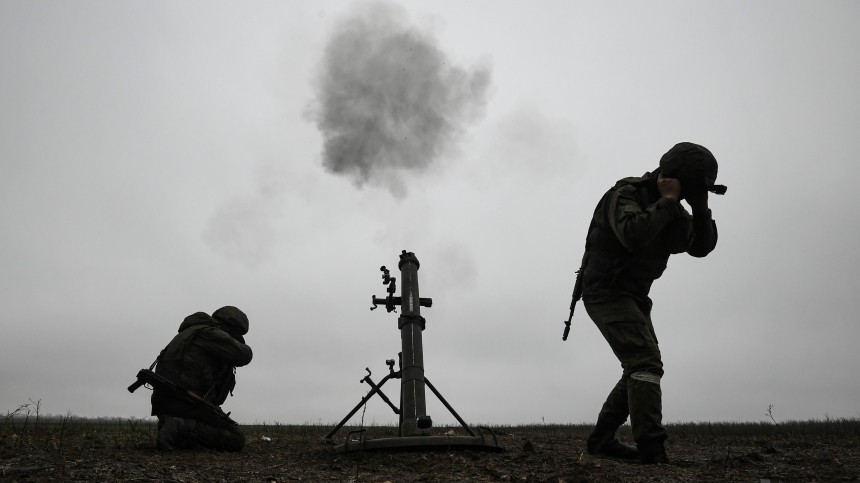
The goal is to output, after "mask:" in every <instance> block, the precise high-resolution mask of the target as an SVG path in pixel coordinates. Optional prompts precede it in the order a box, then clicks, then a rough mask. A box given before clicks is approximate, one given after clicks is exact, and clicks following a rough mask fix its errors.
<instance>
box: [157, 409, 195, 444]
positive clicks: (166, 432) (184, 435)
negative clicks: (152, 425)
mask: <svg viewBox="0 0 860 483" xmlns="http://www.w3.org/2000/svg"><path fill="white" fill-rule="evenodd" d="M193 424H194V420H186V419H183V418H177V417H175V416H167V415H159V416H158V434H157V435H156V439H155V447H156V448H158V450H159V451H173V450H175V449H191V448H193V447H194V440H193V438H192V436H191V431H192V429H193Z"/></svg>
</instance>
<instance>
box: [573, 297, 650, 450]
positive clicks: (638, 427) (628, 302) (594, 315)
mask: <svg viewBox="0 0 860 483" xmlns="http://www.w3.org/2000/svg"><path fill="white" fill-rule="evenodd" d="M585 309H586V311H587V312H588V315H589V317H591V319H592V320H593V321H594V323H595V325H597V328H598V329H599V330H600V333H601V334H603V337H604V338H605V339H606V341H607V342H608V343H609V346H610V347H611V348H612V352H613V353H615V356H616V357H617V358H618V360H619V361H620V362H621V368H622V374H621V379H620V380H619V381H618V382H617V383H616V384H615V387H614V388H613V389H612V391H611V392H610V393H609V396H608V397H607V398H606V402H604V403H603V408H602V409H601V410H600V414H599V415H598V417H597V424H596V425H595V428H594V431H593V432H592V434H591V436H589V444H590V445H595V446H598V447H599V446H600V445H601V444H603V443H604V442H606V441H608V440H611V439H612V438H614V437H615V432H616V431H617V429H618V428H619V427H620V426H621V425H622V424H624V422H625V421H626V420H627V418H628V416H629V417H630V426H631V429H632V431H633V439H634V441H635V442H636V444H637V445H639V446H640V447H641V446H642V445H648V444H655V443H662V442H663V441H665V439H666V437H667V436H666V430H665V429H664V428H663V425H662V419H663V409H662V405H663V403H662V392H661V390H660V378H661V377H662V376H663V362H662V360H661V358H660V348H659V346H658V343H657V336H656V334H655V333H654V326H653V324H652V323H651V316H650V313H651V307H650V305H646V304H644V303H639V302H637V301H636V300H635V299H633V298H627V297H625V298H621V299H618V300H615V301H612V302H608V303H585Z"/></svg>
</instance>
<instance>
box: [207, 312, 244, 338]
mask: <svg viewBox="0 0 860 483" xmlns="http://www.w3.org/2000/svg"><path fill="white" fill-rule="evenodd" d="M212 318H213V319H215V320H217V321H218V322H219V323H220V324H221V327H223V328H224V330H226V331H227V332H229V333H230V335H232V336H233V337H237V336H243V335H245V334H247V333H248V316H247V315H245V313H244V312H242V311H241V310H239V309H237V308H236V307H233V306H232V305H228V306H226V307H221V308H220V309H218V310H216V311H215V312H213V313H212Z"/></svg>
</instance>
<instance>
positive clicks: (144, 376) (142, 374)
mask: <svg viewBox="0 0 860 483" xmlns="http://www.w3.org/2000/svg"><path fill="white" fill-rule="evenodd" d="M144 384H149V385H150V386H152V387H153V388H155V389H158V390H159V391H164V392H166V393H168V394H171V395H173V396H175V397H178V398H181V399H185V400H186V401H191V402H192V403H194V404H196V405H198V406H201V407H203V408H205V409H206V410H208V411H209V412H211V413H212V414H213V415H215V416H216V417H218V418H219V419H222V420H223V421H225V422H227V423H229V424H230V425H232V426H238V425H239V423H237V422H236V421H233V420H232V419H231V418H230V413H225V412H224V411H223V410H221V408H220V407H218V406H216V405H214V404H212V403H210V402H209V401H207V400H205V399H203V398H202V397H200V396H199V395H197V394H195V393H194V392H192V391H189V390H188V389H185V388H183V387H181V386H179V385H177V384H176V383H174V382H173V381H171V380H169V379H166V378H164V377H163V376H160V375H158V374H156V373H155V371H153V370H152V369H141V370H140V371H138V373H137V380H136V381H135V382H134V383H133V384H132V385H131V386H128V392H134V391H136V390H137V389H138V388H139V387H140V386H142V385H144Z"/></svg>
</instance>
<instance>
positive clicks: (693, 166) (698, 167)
mask: <svg viewBox="0 0 860 483" xmlns="http://www.w3.org/2000/svg"><path fill="white" fill-rule="evenodd" d="M660 172H661V173H662V174H663V176H664V177H666V178H676V179H678V180H680V181H681V189H684V187H688V188H694V189H695V188H704V189H707V190H708V191H710V192H712V193H716V194H720V195H721V194H723V193H725V192H726V187H725V186H722V185H715V184H714V183H715V182H716V181H717V158H715V157H714V155H713V154H711V152H710V151H709V150H708V148H706V147H704V146H701V145H698V144H694V143H678V144H676V145H675V146H673V147H672V149H670V150H669V151H667V152H666V154H664V155H663V157H662V158H660Z"/></svg>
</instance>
